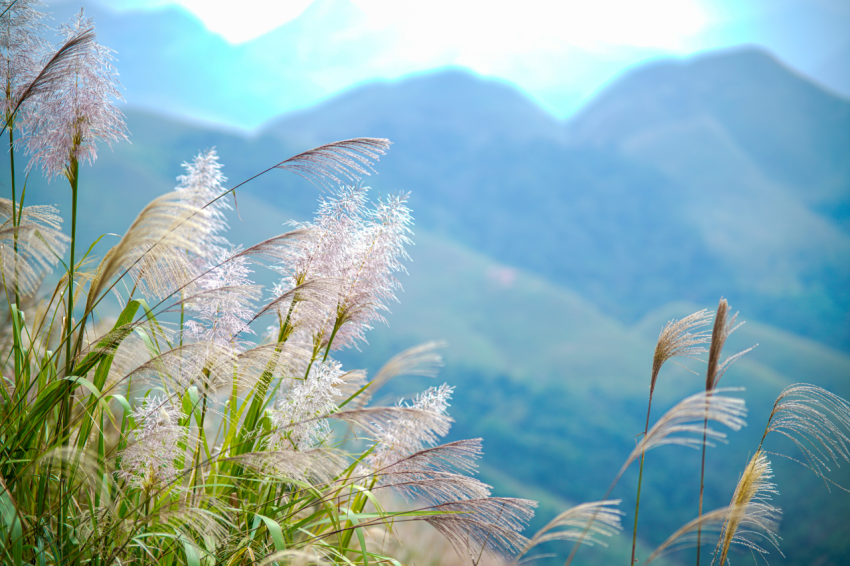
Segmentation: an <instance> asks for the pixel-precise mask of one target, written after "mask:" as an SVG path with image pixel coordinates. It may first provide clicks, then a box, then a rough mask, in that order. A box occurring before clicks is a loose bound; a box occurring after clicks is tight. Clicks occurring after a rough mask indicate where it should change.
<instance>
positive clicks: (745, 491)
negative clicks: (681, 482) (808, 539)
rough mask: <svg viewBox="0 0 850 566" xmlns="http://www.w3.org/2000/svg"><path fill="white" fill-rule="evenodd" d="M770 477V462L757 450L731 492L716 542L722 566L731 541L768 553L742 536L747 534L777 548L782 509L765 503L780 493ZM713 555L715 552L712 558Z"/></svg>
mask: <svg viewBox="0 0 850 566" xmlns="http://www.w3.org/2000/svg"><path fill="white" fill-rule="evenodd" d="M771 478H773V473H772V470H771V468H770V461H769V460H768V459H767V457H765V455H764V453H763V452H761V451H760V450H759V451H757V452H756V453H755V454H754V455H753V457H752V459H751V460H750V462H749V463H748V464H747V467H746V468H745V469H744V473H743V474H741V479H740V480H739V481H738V485H737V487H735V493H734V495H732V502H731V503H730V505H729V514H728V517H727V518H726V521H725V523H724V525H723V530H722V532H721V536H720V540H719V541H718V543H717V545H718V548H719V549H720V562H719V564H720V565H721V566H723V565H724V564H726V557H727V555H728V554H729V547H730V545H731V544H733V543H735V544H742V545H744V546H746V547H748V548H750V549H752V550H755V551H756V552H759V553H761V554H766V553H767V551H766V550H765V549H763V548H761V547H760V546H758V545H757V544H755V543H754V542H752V541H750V540H748V539H747V538H746V536H745V535H747V534H752V533H757V534H759V535H761V536H762V537H764V538H766V539H767V540H768V541H769V542H770V543H771V544H772V545H773V546H774V548H776V549H777V550H779V537H778V536H777V534H776V532H775V531H776V523H777V521H778V519H779V516H780V515H781V511H779V509H777V508H775V507H773V506H772V505H770V504H769V503H768V501H770V498H771V495H777V494H778V493H779V492H778V491H777V490H776V485H775V484H773V483H770V481H768V480H770V479H771ZM743 529H746V530H743ZM716 554H717V551H715V558H716ZM780 554H782V553H781V552H780Z"/></svg>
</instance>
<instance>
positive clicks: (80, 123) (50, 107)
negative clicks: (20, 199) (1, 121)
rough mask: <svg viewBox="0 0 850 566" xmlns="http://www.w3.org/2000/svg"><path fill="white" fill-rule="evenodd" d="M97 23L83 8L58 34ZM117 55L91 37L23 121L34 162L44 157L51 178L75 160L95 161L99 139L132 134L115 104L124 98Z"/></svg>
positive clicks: (66, 34) (68, 36)
mask: <svg viewBox="0 0 850 566" xmlns="http://www.w3.org/2000/svg"><path fill="white" fill-rule="evenodd" d="M93 27H94V26H93V24H92V20H91V19H89V18H86V17H85V16H84V14H83V11H82V10H80V13H79V14H77V15H76V16H74V18H72V21H71V23H70V24H62V25H60V27H59V29H58V34H59V35H60V36H62V37H64V38H65V39H66V41H67V40H71V39H73V38H75V37H78V36H81V35H83V34H86V33H89V32H91V30H92V29H93ZM112 60H113V57H112V54H111V50H110V49H108V48H106V47H103V46H101V45H99V44H97V43H96V42H94V41H87V42H85V43H82V44H81V46H80V49H78V50H76V51H75V52H74V53H72V54H71V55H70V56H68V57H65V58H64V59H63V60H62V61H61V62H60V63H59V65H60V66H61V67H62V69H61V72H60V73H57V78H56V80H54V81H53V83H52V84H51V85H50V88H49V89H48V90H45V91H43V92H41V93H40V94H37V95H36V96H35V100H34V102H33V104H34V106H35V109H34V110H33V111H32V112H29V113H27V115H26V118H25V120H24V122H23V126H24V131H25V138H24V143H25V144H26V146H27V150H28V152H29V153H30V154H31V155H32V160H31V161H30V164H29V166H28V168H32V166H33V165H34V164H35V163H40V164H41V168H42V170H43V172H44V174H45V175H46V176H47V177H48V178H52V177H55V176H56V175H59V174H64V175H70V171H69V169H68V168H69V166H70V165H71V164H72V163H75V162H76V163H84V162H89V163H94V161H95V159H96V158H97V146H96V142H97V141H104V142H106V143H107V144H108V145H109V146H110V147H111V146H112V143H114V142H116V141H119V140H121V139H127V134H126V127H125V125H124V117H123V115H122V114H121V112H120V111H119V110H118V109H117V108H116V107H115V106H113V104H112V100H113V99H114V100H123V98H122V97H121V93H120V92H119V91H118V80H117V76H118V74H117V73H116V71H115V68H114V67H113V66H112V63H111V61H112Z"/></svg>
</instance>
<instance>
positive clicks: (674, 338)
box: [649, 309, 713, 398]
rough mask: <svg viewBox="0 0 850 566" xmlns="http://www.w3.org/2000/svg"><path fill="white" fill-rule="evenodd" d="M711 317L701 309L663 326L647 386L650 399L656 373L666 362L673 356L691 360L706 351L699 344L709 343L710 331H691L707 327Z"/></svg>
mask: <svg viewBox="0 0 850 566" xmlns="http://www.w3.org/2000/svg"><path fill="white" fill-rule="evenodd" d="M712 316H713V313H710V312H708V311H707V310H706V309H703V310H701V311H698V312H695V313H693V314H690V315H688V316H686V317H685V318H683V319H681V320H671V321H669V322H668V323H667V324H666V325H665V326H664V328H663V329H662V330H661V333H660V334H659V335H658V341H657V342H656V344H655V354H654V355H653V357H652V379H651V381H650V384H649V396H650V398H652V393H653V392H654V391H655V382H656V380H657V379H658V372H660V371H661V366H663V365H664V363H665V362H666V361H667V360H669V359H670V358H673V357H675V356H684V357H688V358H693V357H695V356H697V355H699V354H702V353H704V352H705V351H706V349H705V348H703V347H702V346H701V344H707V343H709V342H710V341H711V331H710V330H701V331H699V332H692V331H693V330H696V329H698V328H701V327H703V326H706V325H708V324H709V323H710V322H711V317H712Z"/></svg>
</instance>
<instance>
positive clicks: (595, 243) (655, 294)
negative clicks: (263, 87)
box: [265, 51, 850, 348]
mask: <svg viewBox="0 0 850 566" xmlns="http://www.w3.org/2000/svg"><path fill="white" fill-rule="evenodd" d="M703 69H704V72H703ZM730 85H733V86H730ZM848 120H850V103H848V102H847V101H844V100H842V99H838V98H835V97H834V96H832V95H830V94H828V93H826V92H824V91H822V90H820V89H819V88H817V87H815V86H814V85H812V84H810V83H807V82H805V81H804V80H802V79H801V78H799V77H798V76H796V75H794V74H793V73H791V72H789V71H788V70H787V69H785V68H783V67H782V66H781V65H779V64H778V63H777V62H776V61H774V60H773V59H771V58H769V57H767V56H765V55H763V54H761V53H759V52H756V51H741V52H736V53H721V54H711V55H706V56H704V57H703V58H701V59H697V60H695V61H694V62H686V63H676V62H672V63H669V64H665V65H654V66H650V67H648V68H642V69H638V70H635V71H634V72H633V73H632V74H631V75H629V76H628V77H626V78H624V79H623V80H622V81H620V82H617V83H615V84H613V85H612V86H611V87H610V88H609V89H608V90H607V91H606V92H605V93H603V94H602V95H601V96H600V98H599V100H598V101H596V102H594V103H593V104H591V105H590V106H589V107H588V108H587V109H586V110H585V111H584V112H582V113H581V114H580V115H579V116H578V117H577V118H576V119H575V120H574V121H572V122H571V123H569V124H568V125H567V126H566V127H564V126H561V125H560V124H559V123H558V122H556V121H555V120H553V119H551V118H550V117H548V116H546V115H541V113H540V112H539V110H537V109H536V108H535V107H534V106H533V104H532V103H531V102H530V101H528V100H527V99H525V98H524V97H522V96H521V95H520V94H519V93H517V92H511V90H510V88H509V87H507V86H505V85H501V84H499V83H494V82H492V81H487V80H482V79H476V78H473V77H470V76H469V75H466V74H461V73H460V72H457V71H451V72H444V73H436V74H432V75H424V76H420V77H416V78H412V79H409V80H406V81H402V82H398V83H389V84H377V85H369V86H365V87H361V88H359V89H356V90H353V91H351V92H350V93H347V94H344V95H341V96H340V97H337V98H335V99H333V100H331V101H328V102H326V103H325V104H322V105H320V106H319V107H317V108H315V109H311V110H309V111H306V112H303V113H299V114H296V115H292V116H286V117H284V118H282V119H280V120H278V121H275V122H273V123H271V124H270V125H269V127H268V128H267V129H266V130H265V131H266V132H267V133H268V134H269V135H276V136H277V137H278V138H279V139H282V140H303V144H304V145H310V144H313V143H318V141H319V140H321V139H334V138H344V137H350V136H355V135H381V136H387V137H390V138H391V139H393V140H394V141H395V142H396V146H395V147H394V148H393V150H392V152H391V154H390V155H388V156H387V158H386V159H385V160H384V161H383V162H382V164H381V168H380V171H381V176H380V177H379V178H378V179H376V180H375V183H374V184H375V186H376V187H380V188H382V190H384V188H385V187H386V188H392V189H405V190H406V189H412V190H413V191H414V195H415V196H414V199H415V200H414V202H415V205H416V208H417V211H418V218H419V221H420V222H421V223H423V224H424V225H425V226H428V227H429V228H430V229H432V230H439V231H440V232H442V233H444V234H446V235H447V236H448V237H450V238H453V239H458V240H459V241H462V242H464V243H466V244H467V245H469V246H470V247H472V248H475V249H479V250H481V251H484V252H485V253H487V254H489V255H491V256H493V257H496V258H498V259H500V260H502V261H504V262H506V263H509V264H513V265H519V266H522V267H525V268H528V269H531V270H533V271H535V272H537V273H539V274H541V275H543V276H545V277H547V278H550V279H552V280H554V281H557V282H560V283H562V284H564V285H566V286H569V287H571V288H574V289H576V290H577V291H579V292H580V293H581V294H582V295H583V296H586V297H588V298H590V299H591V300H592V301H594V302H595V303H596V304H597V305H598V306H600V307H601V308H603V310H605V311H606V312H609V313H611V314H614V315H615V316H617V317H619V318H621V319H622V320H636V319H637V318H639V317H640V316H642V315H643V314H644V313H645V312H647V311H648V310H650V309H652V308H654V306H655V305H658V304H660V303H663V302H666V301H667V300H668V299H669V298H670V297H671V296H676V297H679V298H683V299H686V300H691V301H700V302H701V301H710V300H714V299H715V298H716V297H717V296H719V295H720V294H726V295H727V296H730V297H731V298H732V299H733V300H736V301H737V302H746V303H747V304H748V305H749V306H750V308H751V309H752V312H755V313H757V315H758V316H759V317H760V318H762V319H763V320H769V321H771V322H774V323H777V324H781V325H783V326H785V327H788V328H792V329H793V330H794V331H795V332H802V333H805V334H807V335H809V336H812V337H815V338H817V339H818V340H822V341H826V342H828V343H830V344H833V345H838V346H840V347H842V348H846V347H848V345H850V319H848V314H847V313H848V311H850V291H848V289H850V261H848V258H850V232H848V231H847V229H846V227H845V224H846V222H845V219H844V216H845V209H846V208H847V205H846V203H847V202H850V173H848V170H850V167H848V160H850V142H848V136H850V134H848V133H847V132H850V122H848ZM798 146H799V148H800V149H797V148H798ZM423 196H427V198H424V199H423ZM420 199H422V200H420ZM782 227H787V229H783V228H782ZM544 233H545V234H546V236H545V237H541V235H542V234H544Z"/></svg>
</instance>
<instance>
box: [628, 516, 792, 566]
mask: <svg viewBox="0 0 850 566" xmlns="http://www.w3.org/2000/svg"><path fill="white" fill-rule="evenodd" d="M778 511H779V510H778V509H777V510H776V512H777V513H778ZM730 517H737V520H739V521H740V522H742V523H743V522H745V521H746V523H747V524H748V527H749V528H750V529H752V530H751V531H750V533H751V534H753V533H754V534H757V535H759V536H763V537H765V538H768V539H770V538H771V535H773V536H775V533H776V529H777V527H778V525H777V523H776V522H775V521H774V520H773V519H770V518H767V517H765V516H764V513H763V509H761V508H759V507H758V506H753V505H745V506H743V507H737V508H736V507H721V508H720V509H715V510H713V511H708V512H707V513H703V514H702V515H700V516H699V517H697V518H695V519H692V520H691V521H689V522H687V523H686V524H684V525H683V526H681V527H680V528H679V529H677V530H676V532H674V533H673V534H672V535H670V536H669V537H668V538H667V540H665V541H664V542H663V543H662V544H661V545H660V546H658V547H657V548H656V549H655V550H653V551H652V553H651V554H650V555H649V558H647V559H646V560H645V561H644V564H650V563H651V562H654V561H655V560H656V559H657V558H659V557H661V556H664V555H666V554H669V553H670V552H674V551H676V550H682V549H685V548H690V547H693V546H696V543H697V532H700V533H701V535H702V539H705V534H706V533H707V532H708V533H721V532H722V531H723V525H725V524H726V523H727V521H728V520H729V519H730ZM768 533H769V534H768ZM777 538H778V537H777ZM745 546H747V545H745ZM753 550H754V551H756V549H755V548H754V549H753ZM780 554H782V553H781V552H780ZM714 560H715V561H716V560H717V556H716V555H715V557H714Z"/></svg>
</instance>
